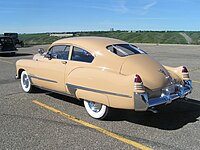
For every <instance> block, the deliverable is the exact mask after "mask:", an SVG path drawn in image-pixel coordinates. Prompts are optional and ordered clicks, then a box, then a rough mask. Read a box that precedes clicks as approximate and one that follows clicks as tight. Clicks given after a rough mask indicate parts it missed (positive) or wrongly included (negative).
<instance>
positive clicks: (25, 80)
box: [21, 71, 32, 93]
mask: <svg viewBox="0 0 200 150" xmlns="http://www.w3.org/2000/svg"><path fill="white" fill-rule="evenodd" d="M21 86H22V89H23V90H24V92H27V93H30V92H31V91H32V85H31V81H30V78H29V76H28V74H27V72H26V71H23V72H22V74H21Z"/></svg>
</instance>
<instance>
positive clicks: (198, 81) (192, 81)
mask: <svg viewBox="0 0 200 150" xmlns="http://www.w3.org/2000/svg"><path fill="white" fill-rule="evenodd" d="M192 82H194V83H200V81H195V80H192Z"/></svg>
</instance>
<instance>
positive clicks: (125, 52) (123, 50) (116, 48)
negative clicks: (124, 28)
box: [107, 44, 146, 57]
mask: <svg viewBox="0 0 200 150" xmlns="http://www.w3.org/2000/svg"><path fill="white" fill-rule="evenodd" d="M107 49H108V50H109V51H110V52H112V53H114V54H116V55H118V56H121V57H125V56H129V55H135V54H146V52H144V51H143V50H141V49H139V48H137V47H136V46H134V45H131V44H113V45H109V46H107Z"/></svg>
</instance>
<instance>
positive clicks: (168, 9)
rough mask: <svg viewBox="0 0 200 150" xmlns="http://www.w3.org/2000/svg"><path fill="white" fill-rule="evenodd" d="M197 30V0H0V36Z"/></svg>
mask: <svg viewBox="0 0 200 150" xmlns="http://www.w3.org/2000/svg"><path fill="white" fill-rule="evenodd" d="M110 28H114V29H116V30H198V31H199V30H200V0H0V33H4V32H19V33H35V32H62V31H65V32H66V31H82V30H84V31H88V30H89V31H92V30H109V29H110Z"/></svg>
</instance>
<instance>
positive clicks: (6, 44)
mask: <svg viewBox="0 0 200 150" xmlns="http://www.w3.org/2000/svg"><path fill="white" fill-rule="evenodd" d="M16 52H17V48H16V47H15V44H14V42H13V40H12V38H10V37H6V36H0V54H12V55H15V53H16Z"/></svg>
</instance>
